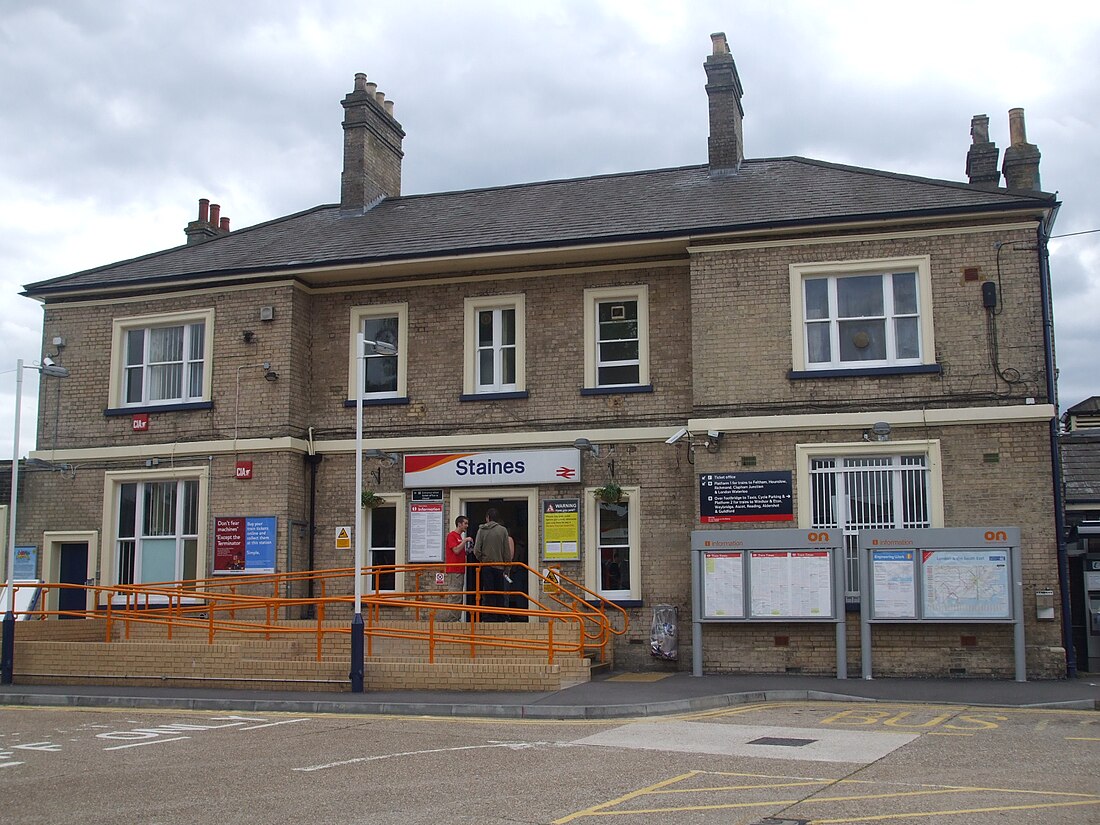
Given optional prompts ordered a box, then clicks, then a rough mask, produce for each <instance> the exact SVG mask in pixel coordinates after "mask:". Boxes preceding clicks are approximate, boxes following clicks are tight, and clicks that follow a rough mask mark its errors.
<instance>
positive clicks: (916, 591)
mask: <svg viewBox="0 0 1100 825" xmlns="http://www.w3.org/2000/svg"><path fill="white" fill-rule="evenodd" d="M859 566H860V570H861V571H862V572H863V587H862V588H861V590H860V655H861V662H862V667H863V678H864V679H870V678H872V673H871V661H872V651H871V625H872V624H874V623H890V622H892V623H914V624H919V623H937V624H944V623H952V622H966V623H982V622H992V623H999V624H1012V625H1013V630H1014V633H1013V654H1014V659H1015V668H1016V681H1017V682H1026V681H1027V667H1026V657H1025V647H1024V609H1023V608H1024V596H1023V580H1022V576H1021V568H1020V528H1018V527H950V528H921V529H916V530H863V531H860V534H859Z"/></svg>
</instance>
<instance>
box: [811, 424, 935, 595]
mask: <svg viewBox="0 0 1100 825" xmlns="http://www.w3.org/2000/svg"><path fill="white" fill-rule="evenodd" d="M796 449H797V451H798V453H799V456H798V474H799V477H798V489H799V510H798V512H799V526H801V527H804V528H807V529H814V528H821V529H826V530H840V531H841V532H842V533H843V535H844V557H845V578H846V584H845V598H846V599H847V600H848V601H849V602H858V601H859V594H860V579H859V574H860V571H859V553H858V548H859V538H858V537H859V531H860V530H892V529H911V528H921V527H942V526H943V482H942V478H941V475H940V458H939V454H940V451H939V442H938V441H908V442H892V443H884V444H874V445H869V444H829V445H799V446H798V447H797V448H796Z"/></svg>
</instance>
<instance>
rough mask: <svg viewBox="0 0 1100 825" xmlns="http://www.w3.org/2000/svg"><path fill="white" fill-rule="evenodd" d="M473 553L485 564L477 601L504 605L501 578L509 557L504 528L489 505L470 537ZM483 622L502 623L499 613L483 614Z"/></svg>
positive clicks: (507, 537)
mask: <svg viewBox="0 0 1100 825" xmlns="http://www.w3.org/2000/svg"><path fill="white" fill-rule="evenodd" d="M474 556H475V557H476V558H477V560H478V561H479V562H482V563H484V564H485V567H482V568H481V591H482V592H483V593H484V596H483V598H482V600H481V603H482V604H483V605H485V606H486V607H507V606H508V593H507V590H508V587H507V584H508V583H507V582H506V581H505V580H504V566H505V565H506V564H508V563H509V562H510V561H511V560H512V558H511V549H510V545H509V536H508V529H507V528H506V527H505V526H504V525H503V524H500V523H499V522H498V521H497V510H496V508H495V507H490V508H489V509H488V510H486V511H485V524H483V525H482V526H481V527H480V528H479V529H478V531H477V538H476V539H475V540H474ZM482 618H483V620H484V621H487V622H503V621H505V620H506V618H507V617H506V616H505V615H504V614H503V613H486V614H485V615H484V616H483V617H482Z"/></svg>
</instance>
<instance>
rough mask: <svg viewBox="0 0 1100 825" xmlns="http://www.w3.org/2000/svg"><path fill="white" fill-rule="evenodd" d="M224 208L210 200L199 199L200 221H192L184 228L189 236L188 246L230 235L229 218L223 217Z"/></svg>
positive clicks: (184, 232) (185, 233) (184, 231)
mask: <svg viewBox="0 0 1100 825" xmlns="http://www.w3.org/2000/svg"><path fill="white" fill-rule="evenodd" d="M221 212H222V208H221V206H220V205H218V204H216V203H211V202H210V199H209V198H199V217H198V220H194V221H191V222H190V223H189V224H187V226H185V227H184V228H183V234H184V235H186V236H187V245H188V246H192V245H193V244H197V243H202V242H203V241H208V240H210V239H211V238H217V237H218V236H219V235H228V234H229V218H223V217H222V216H221Z"/></svg>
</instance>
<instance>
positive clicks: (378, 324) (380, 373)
mask: <svg viewBox="0 0 1100 825" xmlns="http://www.w3.org/2000/svg"><path fill="white" fill-rule="evenodd" d="M407 330H408V305H407V304H385V305H377V306H361V307H354V308H353V309H352V311H351V346H350V353H349V354H350V364H349V369H348V376H349V384H348V398H351V399H354V398H355V392H356V370H357V369H359V364H358V360H359V359H358V358H357V353H356V352H355V346H356V343H355V342H356V340H357V337H358V335H359V334H360V333H362V334H363V337H364V338H365V339H366V340H367V341H368V342H369V341H377V342H378V343H381V344H390V345H392V346H393V347H396V348H397V353H396V354H395V355H389V354H383V353H379V352H375V351H373V349H372V347H371V346H370V344H369V343H368V344H367V348H366V358H364V359H363V398H364V399H368V400H370V399H386V398H404V397H405V396H406V395H407V391H406V389H405V373H406V364H407V363H408V357H407V354H406V351H407V343H408V332H407Z"/></svg>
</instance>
